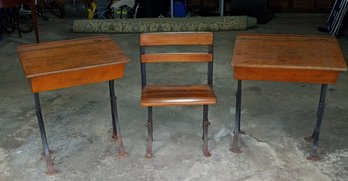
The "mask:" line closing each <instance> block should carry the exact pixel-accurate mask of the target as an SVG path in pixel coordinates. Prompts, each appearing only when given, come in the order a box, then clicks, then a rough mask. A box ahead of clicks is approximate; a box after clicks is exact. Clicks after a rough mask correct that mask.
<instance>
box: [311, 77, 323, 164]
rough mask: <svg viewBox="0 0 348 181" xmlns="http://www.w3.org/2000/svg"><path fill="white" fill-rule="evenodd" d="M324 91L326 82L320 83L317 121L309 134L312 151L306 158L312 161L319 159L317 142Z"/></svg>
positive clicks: (321, 117)
mask: <svg viewBox="0 0 348 181" xmlns="http://www.w3.org/2000/svg"><path fill="white" fill-rule="evenodd" d="M326 92H327V84H322V85H321V90H320V99H319V105H318V112H317V122H316V124H315V128H314V131H313V134H312V136H311V138H312V139H313V147H312V152H311V154H310V156H309V157H307V159H308V160H312V161H318V160H320V156H319V153H318V149H319V147H318V143H319V133H320V126H321V121H322V119H323V115H324V109H325V98H326Z"/></svg>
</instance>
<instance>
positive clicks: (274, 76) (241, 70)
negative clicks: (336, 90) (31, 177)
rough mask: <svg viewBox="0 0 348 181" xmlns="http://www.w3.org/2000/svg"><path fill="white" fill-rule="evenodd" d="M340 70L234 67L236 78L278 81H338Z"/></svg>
mask: <svg viewBox="0 0 348 181" xmlns="http://www.w3.org/2000/svg"><path fill="white" fill-rule="evenodd" d="M338 76H339V72H338V71H330V70H303V69H282V68H281V69H279V68H263V67H260V68H255V67H234V79H236V80H267V81H278V82H303V83H320V84H330V83H336V80H337V78H338Z"/></svg>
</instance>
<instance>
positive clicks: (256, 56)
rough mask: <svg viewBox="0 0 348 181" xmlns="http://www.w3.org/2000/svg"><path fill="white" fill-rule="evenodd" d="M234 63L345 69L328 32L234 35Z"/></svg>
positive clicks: (289, 67) (277, 66)
mask: <svg viewBox="0 0 348 181" xmlns="http://www.w3.org/2000/svg"><path fill="white" fill-rule="evenodd" d="M232 65H233V66H234V67H255V68H287V69H311V70H332V71H346V70H347V66H346V64H345V60H344V58H343V55H342V52H341V49H340V47H339V44H338V41H337V40H336V38H334V37H329V36H307V35H306V36H304V35H275V34H272V35H266V34H239V35H237V38H236V42H235V47H234V52H233V58H232Z"/></svg>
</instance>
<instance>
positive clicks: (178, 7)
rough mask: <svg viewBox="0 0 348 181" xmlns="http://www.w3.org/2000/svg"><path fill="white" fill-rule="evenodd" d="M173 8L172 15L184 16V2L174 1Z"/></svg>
mask: <svg viewBox="0 0 348 181" xmlns="http://www.w3.org/2000/svg"><path fill="white" fill-rule="evenodd" d="M173 10H174V17H186V2H185V1H174V2H173Z"/></svg>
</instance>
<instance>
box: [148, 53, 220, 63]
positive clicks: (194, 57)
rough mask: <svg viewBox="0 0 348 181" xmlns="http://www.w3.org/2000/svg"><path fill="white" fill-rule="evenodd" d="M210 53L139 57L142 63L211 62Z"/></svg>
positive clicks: (160, 54) (159, 54)
mask: <svg viewBox="0 0 348 181" xmlns="http://www.w3.org/2000/svg"><path fill="white" fill-rule="evenodd" d="M212 61H213V55H212V54H210V53H151V54H144V55H141V62H142V63H158V62H212Z"/></svg>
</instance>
